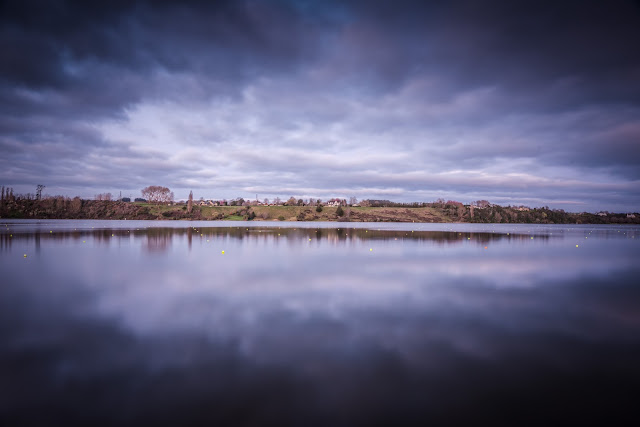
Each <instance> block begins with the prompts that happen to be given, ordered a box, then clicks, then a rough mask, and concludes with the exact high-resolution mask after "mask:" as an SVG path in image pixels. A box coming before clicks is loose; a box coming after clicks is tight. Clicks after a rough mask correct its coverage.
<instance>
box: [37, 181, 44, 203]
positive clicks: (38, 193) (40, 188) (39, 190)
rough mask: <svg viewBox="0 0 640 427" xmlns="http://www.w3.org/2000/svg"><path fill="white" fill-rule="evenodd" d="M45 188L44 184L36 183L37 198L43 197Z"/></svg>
mask: <svg viewBox="0 0 640 427" xmlns="http://www.w3.org/2000/svg"><path fill="white" fill-rule="evenodd" d="M43 189H44V185H42V184H38V185H36V200H40V199H42V190H43Z"/></svg>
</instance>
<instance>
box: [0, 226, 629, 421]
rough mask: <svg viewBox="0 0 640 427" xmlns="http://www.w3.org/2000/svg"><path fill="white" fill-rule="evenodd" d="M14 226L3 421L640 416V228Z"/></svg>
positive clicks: (3, 328)
mask: <svg viewBox="0 0 640 427" xmlns="http://www.w3.org/2000/svg"><path fill="white" fill-rule="evenodd" d="M0 226H1V229H0V273H1V276H0V281H1V285H0V319H1V320H0V424H3V425H57V424H60V425H65V424H66V425H68V424H83V425H92V426H93V425H146V424H155V425H223V426H226V425H243V426H244V425H280V426H284V425H299V426H315V425H318V426H320V425H322V426H325V425H326V426H352V425H425V424H426V423H432V424H436V425H439V424H461V423H465V424H478V423H480V422H490V423H492V424H498V423H504V424H510V425H522V424H536V425H541V424H544V425H547V424H550V423H552V424H558V423H563V424H567V423H569V424H576V423H581V422H584V421H592V422H593V421H596V422H600V423H602V424H605V423H608V424H611V423H615V422H616V421H619V420H621V419H622V417H623V416H625V415H632V416H633V417H636V407H637V397H638V396H639V395H640V394H639V392H640V280H639V279H638V278H639V277H640V228H638V227H630V226H612V225H609V226H594V225H569V226H567V225H553V226H549V225H545V226H540V225H538V226H536V225H528V224H527V225H506V224H505V225H499V224H392V223H299V222H182V221H151V222H147V221H47V220H40V221H20V220H6V219H4V220H0Z"/></svg>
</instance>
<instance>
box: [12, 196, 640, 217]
mask: <svg viewBox="0 0 640 427" xmlns="http://www.w3.org/2000/svg"><path fill="white" fill-rule="evenodd" d="M1 219H96V220H124V219H127V220H204V221H207V220H212V221H215V220H232V221H243V220H245V221H335V222H417V223H449V222H450V223H507V224H640V215H638V214H626V213H622V214H620V213H618V214H613V213H607V214H604V215H603V214H600V215H597V214H592V213H586V212H585V213H572V212H564V211H562V210H553V209H549V208H546V207H544V208H531V209H522V208H516V207H504V206H498V205H491V206H487V207H484V208H478V207H471V206H468V205H467V206H465V205H461V204H446V203H441V204H437V203H433V204H431V206H428V207H424V206H422V207H408V206H407V207H361V206H340V207H329V206H323V207H322V208H320V209H319V208H317V207H316V206H283V205H278V206H198V205H197V204H194V206H193V209H192V211H191V212H188V210H187V206H186V205H184V204H179V203H178V204H150V203H138V202H121V201H105V200H80V199H78V198H76V199H68V198H62V197H58V198H47V199H42V200H29V199H22V200H15V201H11V202H5V203H3V205H2V206H0V220H1Z"/></svg>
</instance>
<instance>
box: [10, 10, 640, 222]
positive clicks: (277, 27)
mask: <svg viewBox="0 0 640 427" xmlns="http://www.w3.org/2000/svg"><path fill="white" fill-rule="evenodd" d="M0 4H2V6H1V8H2V9H1V10H0V154H1V158H0V184H1V185H8V186H12V187H14V189H15V190H16V191H17V192H30V193H33V192H34V191H35V186H36V184H44V185H46V186H47V187H46V189H45V193H48V194H64V195H68V196H75V195H81V196H84V197H92V196H93V195H94V194H96V193H103V192H107V191H108V192H112V193H114V194H118V193H119V192H120V191H122V194H123V196H125V195H126V196H129V195H131V196H133V197H138V196H139V195H140V189H141V188H143V187H145V186H147V185H164V186H168V187H170V188H171V189H172V190H173V191H174V192H175V194H176V197H177V198H185V197H186V196H187V194H188V192H189V190H193V191H194V195H195V196H196V197H197V198H199V197H204V198H215V199H220V198H235V197H239V196H242V197H244V198H249V197H255V195H256V194H257V195H258V197H259V198H260V199H263V198H265V197H268V198H273V197H275V196H280V197H283V198H288V197H289V196H292V195H293V196H296V197H303V198H307V197H315V198H322V199H326V198H329V197H345V198H346V197H349V196H356V197H358V198H359V199H362V198H384V199H390V200H395V201H432V200H434V199H436V198H439V197H443V198H447V199H456V200H460V201H462V202H470V201H472V200H477V199H488V200H490V201H492V202H494V203H501V204H526V205H530V206H542V205H548V206H550V207H554V208H564V209H567V210H571V211H583V210H588V211H595V210H599V209H609V210H615V211H638V210H640V42H639V41H640V4H639V3H638V2H634V1H630V0H629V1H625V0H610V1H606V2H604V1H585V0H580V1H574V2H572V1H562V2H558V1H549V2H546V1H511V0H502V1H484V2H479V1H475V0H469V1H446V2H444V1H443V2H423V1H397V0H396V1H371V0H366V1H365V0H362V1H347V2H337V1H336V2H332V1H326V0H324V1H293V0H291V1H284V0H283V1H266V0H265V1H257V0H256V1H249V0H239V1H235V0H234V1H227V2H208V1H202V2H184V1H180V2H168V1H167V2H128V1H122V2H118V1H110V2H106V3H105V5H104V6H101V7H98V6H95V5H93V4H91V3H90V2H84V1H78V2H75V1H65V2H63V1H56V0H52V1H43V2H40V1H26V0H19V1H4V2H2V3H0Z"/></svg>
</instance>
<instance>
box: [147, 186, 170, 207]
mask: <svg viewBox="0 0 640 427" xmlns="http://www.w3.org/2000/svg"><path fill="white" fill-rule="evenodd" d="M142 197H143V198H145V199H147V200H148V201H149V202H150V203H168V202H170V201H171V200H172V197H171V190H169V189H168V188H167V187H162V186H159V185H150V186H148V187H146V188H143V189H142Z"/></svg>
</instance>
